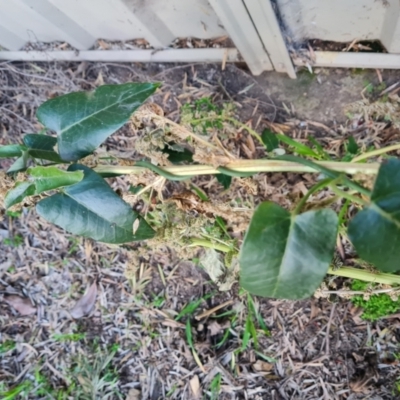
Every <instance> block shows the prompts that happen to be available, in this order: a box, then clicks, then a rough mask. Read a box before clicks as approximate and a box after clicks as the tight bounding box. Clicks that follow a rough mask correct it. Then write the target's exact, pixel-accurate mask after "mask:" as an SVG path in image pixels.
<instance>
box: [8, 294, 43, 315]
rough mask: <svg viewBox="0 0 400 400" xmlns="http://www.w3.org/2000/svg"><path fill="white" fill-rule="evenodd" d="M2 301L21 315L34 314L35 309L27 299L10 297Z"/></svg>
mask: <svg viewBox="0 0 400 400" xmlns="http://www.w3.org/2000/svg"><path fill="white" fill-rule="evenodd" d="M4 301H5V302H6V303H7V304H9V305H10V306H12V307H13V308H15V309H16V310H17V311H18V312H19V313H20V314H21V315H31V314H34V313H35V312H36V307H34V306H33V305H32V303H31V301H30V300H29V299H28V298H27V297H20V296H16V295H11V296H6V297H4Z"/></svg>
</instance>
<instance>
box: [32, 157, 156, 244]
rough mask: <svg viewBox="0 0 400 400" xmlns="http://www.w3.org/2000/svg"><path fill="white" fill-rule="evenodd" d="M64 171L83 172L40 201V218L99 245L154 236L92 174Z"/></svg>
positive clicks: (79, 168)
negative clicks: (99, 243)
mask: <svg viewBox="0 0 400 400" xmlns="http://www.w3.org/2000/svg"><path fill="white" fill-rule="evenodd" d="M68 171H83V172H84V178H83V179H82V181H80V182H79V183H76V184H75V185H71V186H67V187H66V188H65V189H64V190H63V192H62V193H58V194H55V195H53V196H50V197H48V198H46V199H43V200H41V201H40V202H39V203H38V204H37V205H36V210H37V212H38V214H39V215H40V216H42V217H43V218H45V219H46V220H47V221H49V222H51V223H53V224H56V225H58V226H60V227H61V228H63V229H65V230H66V231H68V232H71V233H74V234H76V235H81V236H85V237H90V238H92V239H95V240H98V241H100V242H106V243H127V242H132V241H135V240H145V239H149V238H151V237H153V236H154V231H153V230H152V229H151V228H150V226H149V225H148V224H147V223H146V221H145V220H143V219H142V218H141V217H140V216H139V215H138V214H137V213H136V212H135V211H133V210H132V209H131V207H130V206H129V205H128V204H127V203H125V202H124V201H123V200H122V199H121V198H120V197H119V196H118V195H117V194H116V193H115V192H114V191H113V190H112V189H111V187H110V186H109V185H108V184H107V182H106V181H105V180H104V179H103V178H101V176H99V175H98V174H96V172H94V171H92V170H91V169H90V168H88V167H85V166H83V165H79V164H73V165H71V166H70V167H69V168H68ZM138 218H139V220H138ZM137 220H138V221H139V223H138V222H137Z"/></svg>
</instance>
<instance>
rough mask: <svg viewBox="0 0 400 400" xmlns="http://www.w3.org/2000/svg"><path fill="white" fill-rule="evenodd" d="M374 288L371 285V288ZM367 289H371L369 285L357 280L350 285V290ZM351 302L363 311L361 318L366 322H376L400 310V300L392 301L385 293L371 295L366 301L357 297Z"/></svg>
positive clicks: (360, 296)
mask: <svg viewBox="0 0 400 400" xmlns="http://www.w3.org/2000/svg"><path fill="white" fill-rule="evenodd" d="M374 286H375V285H374V284H372V287H374ZM369 287H371V284H370V283H368V282H362V281H358V280H354V281H353V283H352V285H351V289H352V290H367V289H368V288H369ZM351 302H352V303H353V304H354V305H355V306H357V307H361V308H362V309H363V310H364V312H363V314H362V315H361V318H362V319H365V320H367V321H376V320H377V319H379V318H382V317H384V316H386V315H390V314H393V313H395V312H397V311H398V310H399V309H400V299H398V300H392V299H391V298H390V296H389V295H388V294H386V293H380V294H372V295H371V296H370V298H369V299H368V300H365V299H364V297H363V296H362V295H357V296H354V297H353V298H352V299H351Z"/></svg>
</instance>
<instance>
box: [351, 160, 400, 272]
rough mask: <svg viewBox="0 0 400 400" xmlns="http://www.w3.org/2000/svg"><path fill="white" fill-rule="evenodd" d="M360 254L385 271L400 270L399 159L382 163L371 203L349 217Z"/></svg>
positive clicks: (355, 245)
mask: <svg viewBox="0 0 400 400" xmlns="http://www.w3.org/2000/svg"><path fill="white" fill-rule="evenodd" d="M348 234H349V238H350V240H351V241H352V243H353V245H354V247H355V248H356V250H357V253H358V255H359V256H360V257H361V258H363V259H364V260H366V261H368V262H370V263H372V264H373V265H374V266H375V267H376V268H378V269H380V270H381V271H385V272H395V271H400V160H396V159H392V160H389V161H388V162H386V163H384V164H382V165H381V167H380V169H379V172H378V176H377V178H376V182H375V186H374V189H373V191H372V195H371V204H370V205H369V206H368V207H366V208H364V209H363V210H362V211H360V212H358V213H357V215H356V216H355V217H354V218H353V219H352V220H351V221H350V224H349V228H348Z"/></svg>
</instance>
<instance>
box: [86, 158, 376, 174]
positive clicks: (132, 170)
mask: <svg viewBox="0 0 400 400" xmlns="http://www.w3.org/2000/svg"><path fill="white" fill-rule="evenodd" d="M315 163H316V164H320V165H322V166H324V167H326V168H329V169H332V170H334V171H337V172H343V173H345V174H357V173H363V174H376V173H377V172H378V169H379V164H378V163H371V164H357V163H349V162H334V161H321V162H315ZM224 167H225V168H228V169H230V170H233V171H236V172H253V173H258V172H298V173H318V171H317V170H316V169H315V168H312V167H310V166H306V165H303V164H300V163H297V162H291V161H280V160H267V159H265V160H235V161H232V162H230V163H229V164H226V165H224ZM163 169H164V170H165V171H168V172H170V173H172V174H174V175H178V176H187V175H216V174H220V173H221V172H220V171H218V169H217V168H215V167H213V166H211V165H173V166H167V167H163ZM94 170H95V171H96V172H97V173H100V174H106V173H108V174H116V175H130V174H138V173H141V172H143V171H144V170H145V168H142V167H136V166H117V165H99V166H97V167H96V168H94Z"/></svg>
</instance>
